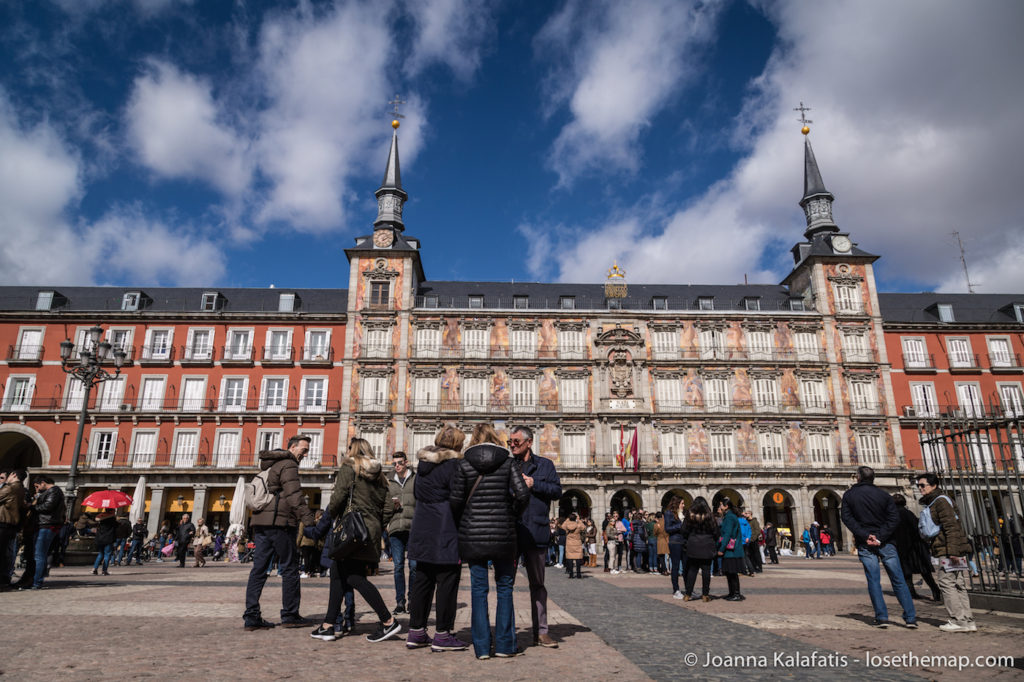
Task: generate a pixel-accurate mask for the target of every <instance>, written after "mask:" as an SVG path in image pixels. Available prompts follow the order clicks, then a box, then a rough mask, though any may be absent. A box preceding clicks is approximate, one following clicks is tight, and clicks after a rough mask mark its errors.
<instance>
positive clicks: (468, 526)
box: [0, 424, 1015, 659]
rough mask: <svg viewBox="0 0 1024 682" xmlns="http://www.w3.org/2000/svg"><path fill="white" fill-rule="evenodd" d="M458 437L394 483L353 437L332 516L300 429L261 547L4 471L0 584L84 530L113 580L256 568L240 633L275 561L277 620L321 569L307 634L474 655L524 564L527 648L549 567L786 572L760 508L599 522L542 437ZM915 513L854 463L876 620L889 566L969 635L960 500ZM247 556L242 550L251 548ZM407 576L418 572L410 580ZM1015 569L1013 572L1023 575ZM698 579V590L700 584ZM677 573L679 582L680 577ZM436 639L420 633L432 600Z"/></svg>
mask: <svg viewBox="0 0 1024 682" xmlns="http://www.w3.org/2000/svg"><path fill="white" fill-rule="evenodd" d="M465 440H466V434H464V433H462V432H461V431H459V430H458V429H456V428H455V427H453V426H450V425H449V426H445V427H444V428H443V429H442V430H441V431H440V432H439V433H438V434H437V436H436V438H435V442H434V445H432V446H430V447H427V448H424V449H423V450H421V451H420V452H418V453H417V460H418V468H417V469H416V470H415V471H414V470H413V469H412V468H411V467H410V466H409V462H408V459H407V457H406V456H405V454H404V453H401V452H398V453H395V454H394V456H393V464H394V469H393V472H392V473H391V474H390V475H387V474H385V472H384V470H383V467H382V464H381V462H380V461H379V460H378V459H376V458H375V457H374V456H373V452H372V449H371V447H370V445H369V443H368V442H366V441H365V440H362V439H359V438H355V439H353V440H352V441H351V443H350V444H349V448H348V456H347V457H346V458H345V459H344V461H343V463H342V465H341V466H340V467H339V470H338V473H337V476H336V479H335V484H334V490H333V492H332V495H331V498H330V502H329V504H328V506H327V508H326V509H324V510H319V511H317V512H315V513H314V512H313V511H312V510H310V509H309V507H308V505H307V501H306V498H304V496H303V495H302V491H301V487H300V481H299V475H298V465H299V462H300V461H301V460H302V458H303V457H305V455H306V453H307V452H308V449H309V439H308V438H307V437H305V436H301V435H299V436H295V437H293V438H292V439H291V440H290V441H289V443H288V447H287V448H286V449H279V450H272V451H268V452H264V453H261V455H260V467H261V469H262V470H265V471H268V473H269V476H268V479H267V488H268V490H269V491H272V492H273V496H274V500H275V503H274V504H273V505H271V506H268V507H266V508H264V509H260V510H257V511H255V512H254V514H253V516H252V519H251V523H250V532H251V538H249V539H247V538H246V535H245V529H244V528H243V527H242V526H240V525H235V526H232V527H231V528H229V529H228V530H227V532H226V533H225V531H223V530H221V529H216V530H215V531H214V532H211V531H210V529H209V528H208V527H207V525H206V523H205V521H204V519H202V518H199V519H197V521H196V523H193V522H192V521H191V519H190V516H189V514H187V513H186V514H183V515H182V516H181V518H180V520H179V522H178V523H177V525H176V526H175V527H174V528H171V527H170V524H169V523H166V522H165V523H164V525H163V526H162V527H161V529H160V531H159V532H158V533H156V534H155V535H154V537H152V538H150V537H149V532H148V529H147V526H146V524H145V523H143V522H142V521H141V520H140V521H138V522H137V523H135V524H132V523H130V522H129V521H128V520H127V518H126V517H124V516H120V515H118V513H117V512H116V511H115V510H113V509H101V510H99V512H98V513H96V514H95V515H90V514H82V515H80V516H79V517H78V519H77V521H76V522H75V524H74V526H73V527H72V526H71V524H70V523H68V521H67V517H68V515H67V510H66V507H65V500H64V495H63V493H62V492H61V490H60V489H59V488H57V487H56V486H55V484H54V481H53V479H52V478H50V477H48V476H46V475H38V476H34V477H33V480H32V486H31V487H32V490H31V491H29V490H27V489H26V486H25V485H24V481H25V479H26V474H25V472H24V471H8V472H2V473H0V590H5V589H11V588H13V587H20V588H22V589H41V588H42V586H43V584H44V582H45V579H46V576H47V574H48V572H49V567H50V565H51V556H52V557H53V561H52V563H53V565H62V563H63V552H64V551H65V548H66V546H67V539H68V537H69V536H70V534H71V532H78V533H82V534H91V535H92V536H93V537H94V539H95V545H96V556H95V560H94V563H93V569H92V572H93V574H94V575H104V576H106V575H108V574H109V569H110V566H111V565H121V564H122V562H126V563H128V564H129V565H130V564H131V563H132V562H133V561H134V562H135V563H136V564H140V563H141V562H142V561H143V557H144V555H148V556H150V557H154V558H155V560H156V561H163V560H164V558H165V557H168V558H169V557H170V556H172V555H173V556H174V559H175V560H176V561H177V563H178V566H179V567H182V568H183V567H185V565H186V562H187V560H188V558H189V556H190V553H191V557H192V558H193V564H192V565H193V566H194V567H196V568H202V567H204V566H206V565H207V557H208V556H210V557H211V558H212V559H213V560H218V559H223V560H224V561H229V562H239V561H242V560H244V559H246V558H249V559H251V560H252V562H253V567H252V570H251V571H250V575H249V581H248V585H247V590H246V607H245V612H244V614H243V624H244V627H245V629H246V630H249V631H254V630H263V629H269V628H272V627H275V625H276V624H275V623H271V622H270V621H267V620H266V619H264V618H263V616H262V613H261V610H260V603H259V602H260V595H261V593H262V590H263V587H264V585H265V583H266V580H267V577H268V576H269V575H270V574H271V572H272V570H273V568H275V567H276V568H277V570H278V574H279V575H280V576H281V577H282V578H283V580H282V609H281V625H282V626H283V627H306V626H308V625H314V623H312V622H310V621H307V620H306V619H304V618H302V617H301V616H300V615H299V607H300V598H301V596H300V582H299V581H300V578H303V577H313V576H323V575H325V576H328V577H329V580H330V590H329V596H328V603H327V609H326V615H325V617H324V619H323V620H322V622H320V623H317V624H315V625H316V627H315V628H314V629H313V631H312V633H311V635H312V637H313V638H315V639H319V640H323V641H333V640H336V639H338V638H339V637H341V636H344V635H346V634H349V633H350V632H351V631H352V629H353V627H354V625H355V623H354V618H355V608H354V595H355V593H356V592H358V593H359V595H360V596H361V597H362V598H363V599H364V600H365V601H366V603H367V604H368V605H369V606H370V607H371V608H372V609H373V611H374V612H375V614H376V616H377V619H378V623H377V627H376V630H375V632H374V633H373V634H371V635H369V636H368V637H367V639H368V640H370V641H372V642H381V641H384V640H387V639H390V638H393V637H395V636H397V635H398V634H399V633H401V631H402V625H401V623H400V622H399V621H398V620H397V619H396V618H395V616H396V615H398V614H408V616H409V618H408V634H407V638H406V646H407V647H408V648H410V649H415V648H420V647H428V646H429V647H430V648H431V649H433V650H435V651H452V650H464V649H468V648H469V647H470V646H472V647H473V650H474V653H475V654H476V656H477V657H478V658H481V659H486V658H489V657H491V656H497V657H507V656H514V655H516V654H517V653H519V651H518V649H517V644H516V638H515V633H514V629H515V626H514V617H513V585H514V582H515V576H516V572H517V569H518V568H519V567H522V568H524V569H525V573H526V576H527V580H528V583H529V595H530V596H529V599H530V606H531V621H532V630H533V641H534V644H535V645H539V646H545V647H551V648H557V647H558V643H557V642H556V641H555V640H554V639H553V638H552V637H551V636H550V634H549V631H548V623H547V590H546V588H545V571H546V569H548V568H552V567H553V568H558V569H564V571H565V576H566V578H567V579H580V578H582V577H583V575H584V573H583V568H584V567H588V568H597V566H598V563H599V561H600V560H601V559H602V558H603V570H604V572H606V573H609V574H611V575H620V574H622V573H625V572H634V573H658V574H662V575H665V576H668V577H669V579H670V585H671V590H672V596H673V597H674V598H676V599H682V600H687V601H689V600H693V599H697V598H700V599H702V600H704V601H710V600H711V599H713V598H714V597H713V596H712V595H711V579H712V577H713V576H721V577H724V578H725V580H726V584H727V588H728V593H727V594H726V595H725V596H724V599H725V600H727V601H742V600H744V599H745V597H744V595H743V594H742V592H741V589H740V575H744V576H751V577H752V576H755V575H757V574H759V573H761V572H762V571H763V566H764V564H765V563H770V564H778V563H779V553H778V544H779V539H780V534H779V530H778V529H777V528H775V527H774V525H773V524H772V523H771V522H767V523H765V525H764V527H763V528H762V526H761V525H760V524H759V523H758V521H757V519H756V518H755V517H754V515H753V514H752V512H751V511H750V510H743V509H738V508H737V507H736V505H735V503H734V502H733V500H731V499H730V498H729V497H727V496H722V497H721V498H716V500H715V502H714V505H712V504H709V503H708V501H707V500H706V499H704V498H703V497H697V498H696V499H694V501H693V503H692V504H691V505H690V506H689V508H687V507H686V505H685V503H684V501H683V500H682V499H680V498H679V497H672V498H671V499H670V500H669V501H668V504H667V505H666V507H665V509H663V510H662V511H657V512H646V511H644V510H643V509H636V510H632V511H628V510H626V511H625V512H624V513H622V514H620V512H619V511H618V510H614V511H611V512H609V513H607V514H606V515H605V518H604V520H603V522H602V523H601V524H600V525H598V524H596V523H595V522H594V521H593V519H591V518H590V517H589V516H586V515H585V514H581V513H579V512H577V511H575V509H574V510H573V511H570V512H569V513H568V514H567V515H566V516H564V517H560V518H549V517H548V512H549V510H550V508H551V505H552V503H554V502H556V501H557V500H559V498H560V497H561V495H562V489H561V483H560V480H559V476H558V473H557V471H556V469H555V466H554V464H553V463H552V461H551V460H550V459H548V458H544V457H537V456H535V455H534V454H533V450H532V445H533V434H532V432H531V431H530V429H528V428H526V427H522V426H519V427H515V428H513V429H512V430H511V432H510V434H509V436H508V437H507V439H506V438H505V437H503V436H502V435H500V434H499V433H498V432H497V431H496V430H495V429H494V428H493V427H492V426H491V425H489V424H480V425H478V426H477V427H475V428H474V430H473V433H472V435H471V436H470V439H469V443H468V446H467V447H465V448H464V447H463V446H464V444H465ZM916 481H917V482H916V485H917V487H918V489H919V491H920V493H921V499H920V503H921V505H922V507H923V510H922V513H921V516H920V518H919V517H918V516H916V515H915V514H914V513H913V512H912V511H910V510H909V509H907V501H906V499H905V497H904V496H903V495H901V494H899V493H896V494H892V495H890V494H889V493H886V492H884V491H882V490H881V489H880V488H878V487H876V486H875V485H874V472H873V471H872V470H871V469H870V467H866V466H862V467H859V468H858V469H857V483H856V484H855V485H853V486H852V487H851V488H850V489H849V490H848V491H847V492H846V493H845V495H844V496H843V502H842V509H841V518H842V522H843V524H844V525H846V526H847V527H848V528H849V530H850V531H851V533H852V534H853V536H854V541H855V544H856V550H857V555H858V557H859V559H860V561H861V563H862V565H863V567H864V573H865V576H866V579H867V583H868V593H869V597H870V601H871V604H872V607H873V610H874V621H873V623H874V625H875V626H876V627H881V628H885V627H888V626H889V625H890V621H889V617H888V611H887V608H886V605H885V601H884V599H883V597H882V590H881V584H880V576H881V571H882V570H883V569H884V570H885V572H886V573H887V575H888V577H889V580H890V582H891V584H892V587H893V590H894V592H895V594H896V597H897V599H898V600H899V603H900V605H901V608H902V610H903V614H902V616H903V620H904V623H905V624H906V626H907V627H909V628H916V627H917V615H916V609H915V607H914V603H913V599H915V598H916V599H920V598H922V597H921V595H919V594H918V593H917V591H916V590H915V585H914V582H913V578H914V576H915V575H919V576H920V577H921V580H922V582H923V583H924V584H927V586H928V587H929V588H930V590H931V598H932V599H933V600H935V601H939V600H941V601H942V602H943V604H944V605H945V607H946V610H947V612H948V615H949V622H947V623H946V624H944V625H943V626H941V628H940V629H942V630H943V631H946V632H974V631H976V630H977V625H976V623H975V621H974V616H973V613H972V611H971V608H970V603H969V599H968V596H967V589H968V583H969V580H968V575H967V574H968V572H972V573H975V574H976V573H977V570H978V569H977V565H976V564H975V563H974V561H973V554H974V548H973V546H972V543H971V542H970V540H969V539H968V536H967V534H966V533H965V532H964V529H963V525H962V523H961V521H960V517H959V513H958V511H957V509H956V505H955V503H954V501H953V500H952V498H951V497H950V496H949V495H946V494H945V493H944V492H943V491H942V490H941V488H940V487H939V483H940V481H939V479H938V477H937V476H936V475H935V474H931V473H924V474H921V475H920V476H918V477H917V479H916ZM353 512H357V513H358V514H359V515H360V517H361V521H362V523H363V524H364V525H365V530H364V532H365V534H366V536H367V538H366V541H365V542H364V543H362V544H361V545H359V547H358V548H357V550H355V551H349V552H346V553H340V552H338V551H336V549H337V548H336V547H334V546H333V544H334V542H335V540H332V538H334V537H336V532H337V530H338V528H339V527H340V524H341V522H342V521H344V520H345V518H346V515H349V514H351V513H353ZM801 542H802V544H803V546H804V555H805V557H806V558H808V559H811V558H814V559H821V558H823V557H828V556H833V555H834V554H835V546H836V542H835V535H834V534H833V532H832V530H831V529H830V528H829V527H828V526H827V525H824V526H822V525H819V524H818V522H813V523H812V524H810V525H809V526H807V527H805V529H804V531H803V534H802V536H801ZM19 546H20V547H21V548H22V550H23V551H22V557H23V564H24V570H23V571H22V574H21V576H20V578H19V579H18V580H17V581H14V580H13V574H14V570H15V559H16V556H17V554H18V551H17V550H18V548H19ZM382 549H383V550H384V551H385V553H386V554H387V556H388V557H389V558H390V560H391V561H392V562H393V566H394V570H393V579H394V582H395V595H396V604H395V606H394V608H391V609H389V608H388V606H387V605H386V604H385V602H384V599H383V597H382V596H381V594H380V591H379V590H378V589H377V587H376V586H375V585H374V584H373V583H372V582H370V581H369V580H368V579H367V577H368V576H370V575H372V574H374V573H376V571H377V566H378V564H379V562H380V561H381V551H382ZM243 551H244V554H242V552H243ZM406 566H408V572H406ZM464 566H468V568H469V578H470V588H471V623H472V627H471V635H472V642H471V643H467V642H463V641H460V640H459V639H458V638H457V637H456V636H455V635H454V632H453V631H454V623H455V616H456V603H457V592H458V587H459V582H460V579H461V574H462V569H463V567H464ZM1014 568H1015V566H1014V565H1013V564H1012V563H1011V562H1007V563H1006V569H1005V570H1013V569H1014ZM698 575H700V577H701V586H700V593H699V594H697V593H696V592H695V590H696V587H697V584H696V583H697V577H698ZM492 579H493V584H494V589H495V591H496V596H497V608H496V612H495V614H494V616H495V618H494V621H493V622H494V630H493V633H492V630H491V623H492V621H491V618H490V614H489V613H488V600H487V596H488V592H489V590H490V584H491V580H492ZM681 579H682V582H680V580H681ZM432 603H436V607H435V625H436V627H435V634H434V635H433V636H432V637H431V636H430V635H428V633H427V620H428V617H429V615H430V611H431V605H432Z"/></svg>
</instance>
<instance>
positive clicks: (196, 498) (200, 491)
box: [192, 485, 207, 523]
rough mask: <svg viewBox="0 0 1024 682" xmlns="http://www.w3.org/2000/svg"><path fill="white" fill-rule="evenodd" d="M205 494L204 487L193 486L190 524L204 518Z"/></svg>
mask: <svg viewBox="0 0 1024 682" xmlns="http://www.w3.org/2000/svg"><path fill="white" fill-rule="evenodd" d="M206 493H207V488H206V486H205V485H197V486H195V491H194V492H193V498H192V523H195V522H196V521H198V520H199V519H201V518H203V517H205V516H206Z"/></svg>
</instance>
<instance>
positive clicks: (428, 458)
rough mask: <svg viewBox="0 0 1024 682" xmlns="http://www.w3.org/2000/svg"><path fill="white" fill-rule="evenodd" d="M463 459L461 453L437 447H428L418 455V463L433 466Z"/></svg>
mask: <svg viewBox="0 0 1024 682" xmlns="http://www.w3.org/2000/svg"><path fill="white" fill-rule="evenodd" d="M461 457H462V453H461V452H456V451H455V450H449V449H448V448H442V447H439V446H437V445H428V446H427V447H425V448H423V449H422V450H420V451H419V452H417V453H416V459H417V461H419V462H430V463H431V464H440V463H441V462H447V461H448V460H449V459H460V458H461Z"/></svg>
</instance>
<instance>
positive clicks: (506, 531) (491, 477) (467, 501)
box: [451, 424, 530, 659]
mask: <svg viewBox="0 0 1024 682" xmlns="http://www.w3.org/2000/svg"><path fill="white" fill-rule="evenodd" d="M529 499H530V489H529V488H527V487H526V481H524V480H523V473H522V471H520V470H519V465H518V463H517V462H516V461H515V459H514V458H513V457H512V453H511V452H509V451H508V449H507V448H505V447H504V446H503V445H502V444H501V438H500V437H499V436H498V434H497V433H496V432H495V430H494V427H492V426H491V425H490V424H479V425H477V427H476V428H475V429H474V430H473V438H472V440H471V441H470V447H469V448H468V449H467V450H466V452H465V454H464V456H463V459H462V461H460V462H459V466H458V469H457V470H456V472H455V480H454V481H453V482H452V497H451V504H452V511H453V512H454V514H455V518H456V519H458V525H459V556H460V557H462V559H463V561H466V562H467V563H469V577H470V588H471V593H472V606H473V612H472V633H473V650H474V652H475V653H476V657H477V658H480V659H485V658H490V649H491V624H490V623H491V621H490V615H489V614H488V612H487V591H488V578H487V562H488V561H490V562H493V564H494V584H495V589H496V590H497V593H498V605H497V612H496V614H495V633H494V634H495V642H494V649H495V655H496V656H499V657H502V658H507V657H511V656H515V654H516V634H515V630H514V628H513V626H512V622H513V619H512V583H513V579H514V577H515V553H516V517H517V516H518V515H519V512H520V511H521V510H522V509H523V508H525V506H526V504H527V502H529Z"/></svg>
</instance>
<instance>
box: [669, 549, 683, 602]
mask: <svg viewBox="0 0 1024 682" xmlns="http://www.w3.org/2000/svg"><path fill="white" fill-rule="evenodd" d="M685 550H686V546H685V545H683V544H682V543H674V542H672V543H669V545H668V555H669V557H670V558H671V562H670V563H671V564H672V565H671V566H670V567H669V569H668V570H669V575H670V576H671V579H672V592H673V593H676V592H678V591H679V576H681V575H684V571H685V569H686V554H685Z"/></svg>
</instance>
